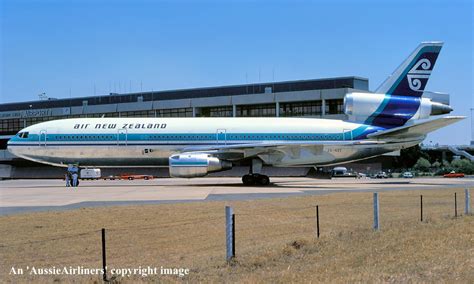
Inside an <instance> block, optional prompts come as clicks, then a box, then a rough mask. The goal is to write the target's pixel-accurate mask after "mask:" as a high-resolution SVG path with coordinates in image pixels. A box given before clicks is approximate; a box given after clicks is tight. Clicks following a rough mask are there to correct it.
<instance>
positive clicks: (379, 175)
mask: <svg viewBox="0 0 474 284" xmlns="http://www.w3.org/2000/svg"><path fill="white" fill-rule="evenodd" d="M375 178H388V175H387V173H386V172H379V173H378V174H377V175H376V176H375Z"/></svg>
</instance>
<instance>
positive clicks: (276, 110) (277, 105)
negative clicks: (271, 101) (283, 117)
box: [275, 102, 280, 117]
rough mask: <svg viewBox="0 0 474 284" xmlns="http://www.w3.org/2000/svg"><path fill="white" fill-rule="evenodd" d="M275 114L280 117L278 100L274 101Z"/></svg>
mask: <svg viewBox="0 0 474 284" xmlns="http://www.w3.org/2000/svg"><path fill="white" fill-rule="evenodd" d="M275 107H276V109H275V116H276V117H280V102H275Z"/></svg>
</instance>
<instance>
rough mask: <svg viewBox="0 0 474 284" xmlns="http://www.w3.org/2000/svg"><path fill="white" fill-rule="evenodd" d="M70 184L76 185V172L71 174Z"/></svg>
mask: <svg viewBox="0 0 474 284" xmlns="http://www.w3.org/2000/svg"><path fill="white" fill-rule="evenodd" d="M72 186H73V187H76V186H77V173H76V172H75V173H73V174H72Z"/></svg>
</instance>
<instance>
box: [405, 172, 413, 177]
mask: <svg viewBox="0 0 474 284" xmlns="http://www.w3.org/2000/svg"><path fill="white" fill-rule="evenodd" d="M403 177H404V178H413V174H412V173H411V172H404V173H403Z"/></svg>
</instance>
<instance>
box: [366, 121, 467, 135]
mask: <svg viewBox="0 0 474 284" xmlns="http://www.w3.org/2000/svg"><path fill="white" fill-rule="evenodd" d="M464 118H466V117H465V116H446V117H442V118H438V119H434V120H428V121H422V122H415V123H413V124H410V125H404V126H400V127H396V128H392V129H389V130H384V131H379V132H375V133H372V134H369V135H367V137H368V138H372V139H404V138H414V137H420V136H424V135H426V134H428V133H430V132H433V131H435V130H437V129H439V128H442V127H444V126H447V125H450V124H453V123H455V122H458V121H460V120H462V119H464Z"/></svg>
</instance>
